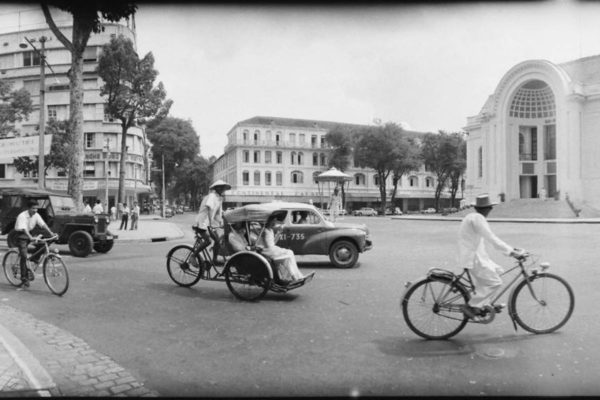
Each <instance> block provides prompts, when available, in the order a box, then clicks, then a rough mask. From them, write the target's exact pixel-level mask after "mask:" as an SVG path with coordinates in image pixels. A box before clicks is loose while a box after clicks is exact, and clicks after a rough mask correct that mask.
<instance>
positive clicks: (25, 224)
mask: <svg viewBox="0 0 600 400" xmlns="http://www.w3.org/2000/svg"><path fill="white" fill-rule="evenodd" d="M36 225H39V226H41V227H42V228H46V229H48V230H50V228H48V225H46V223H45V222H44V220H43V219H42V217H41V216H40V214H38V213H37V212H36V213H35V214H33V216H31V215H29V210H25V211H23V212H21V213H20V214H19V216H18V217H17V221H16V222H15V230H16V231H27V232H29V231H31V230H32V229H33V228H35V226H36Z"/></svg>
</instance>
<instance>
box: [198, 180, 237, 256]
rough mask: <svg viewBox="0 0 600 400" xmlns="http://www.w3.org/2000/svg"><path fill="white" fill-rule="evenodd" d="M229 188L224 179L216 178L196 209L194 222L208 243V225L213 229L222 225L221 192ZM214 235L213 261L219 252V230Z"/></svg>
mask: <svg viewBox="0 0 600 400" xmlns="http://www.w3.org/2000/svg"><path fill="white" fill-rule="evenodd" d="M229 189H231V185H230V184H228V183H227V182H225V181H222V180H220V179H219V180H218V181H216V182H214V183H213V184H212V185H210V188H209V190H210V191H209V192H208V194H207V195H206V196H204V198H203V199H202V203H201V204H200V209H199V210H198V216H197V217H196V224H195V225H194V226H196V227H198V229H199V230H200V235H201V236H202V238H203V239H204V240H205V242H206V243H207V246H208V243H210V235H209V234H208V227H209V226H210V227H211V228H213V229H217V228H222V227H223V192H225V191H226V190H229ZM215 234H216V236H214V237H213V238H212V239H213V242H214V244H213V261H214V262H217V255H218V254H219V237H218V234H219V232H218V231H217V232H215Z"/></svg>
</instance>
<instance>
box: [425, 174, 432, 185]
mask: <svg viewBox="0 0 600 400" xmlns="http://www.w3.org/2000/svg"><path fill="white" fill-rule="evenodd" d="M425 187H433V178H432V177H430V176H428V177H427V178H425Z"/></svg>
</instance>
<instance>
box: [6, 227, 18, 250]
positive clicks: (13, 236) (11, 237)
mask: <svg viewBox="0 0 600 400" xmlns="http://www.w3.org/2000/svg"><path fill="white" fill-rule="evenodd" d="M17 236H19V232H17V231H15V230H14V229H13V230H12V231H10V232H8V235H7V236H6V244H7V246H8V247H17Z"/></svg>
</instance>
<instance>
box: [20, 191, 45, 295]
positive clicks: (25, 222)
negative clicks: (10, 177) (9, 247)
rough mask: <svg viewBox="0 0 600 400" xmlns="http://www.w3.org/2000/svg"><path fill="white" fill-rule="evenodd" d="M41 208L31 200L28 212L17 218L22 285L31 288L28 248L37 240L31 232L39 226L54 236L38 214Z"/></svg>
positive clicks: (28, 204)
mask: <svg viewBox="0 0 600 400" xmlns="http://www.w3.org/2000/svg"><path fill="white" fill-rule="evenodd" d="M38 208H39V205H38V202H37V201H35V200H30V201H29V202H28V203H27V210H25V211H23V212H21V213H20V214H19V215H18V216H17V221H16V222H15V231H17V232H19V235H18V236H17V245H18V247H19V254H20V256H21V258H20V266H21V285H22V286H25V287H29V271H28V270H27V246H28V245H29V242H31V241H33V240H35V238H34V237H33V236H32V235H31V231H32V230H33V229H34V228H35V227H36V226H39V227H40V228H44V229H45V230H46V231H48V233H49V234H50V235H51V236H53V235H54V233H53V232H52V231H51V230H50V228H48V225H46V223H45V222H44V220H43V219H42V217H41V216H40V214H38V213H37V211H38Z"/></svg>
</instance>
